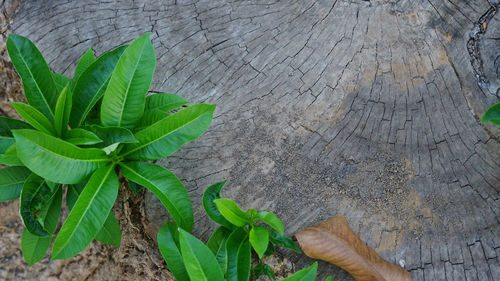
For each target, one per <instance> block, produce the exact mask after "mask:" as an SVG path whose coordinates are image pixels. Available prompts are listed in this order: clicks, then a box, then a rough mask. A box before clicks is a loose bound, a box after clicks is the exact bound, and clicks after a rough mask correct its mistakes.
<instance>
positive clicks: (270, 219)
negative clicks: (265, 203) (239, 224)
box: [253, 211, 285, 235]
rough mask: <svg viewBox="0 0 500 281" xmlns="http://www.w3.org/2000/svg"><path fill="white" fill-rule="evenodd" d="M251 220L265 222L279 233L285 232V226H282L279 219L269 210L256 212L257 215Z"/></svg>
mask: <svg viewBox="0 0 500 281" xmlns="http://www.w3.org/2000/svg"><path fill="white" fill-rule="evenodd" d="M253 220H254V221H263V222H265V223H266V224H268V225H269V226H270V227H272V228H274V229H276V231H278V232H279V233H280V234H281V235H283V234H284V232H285V227H284V226H283V223H282V222H281V220H280V219H279V218H278V217H277V216H276V215H275V214H273V213H271V212H266V211H262V212H258V213H257V215H256V216H254V219H253Z"/></svg>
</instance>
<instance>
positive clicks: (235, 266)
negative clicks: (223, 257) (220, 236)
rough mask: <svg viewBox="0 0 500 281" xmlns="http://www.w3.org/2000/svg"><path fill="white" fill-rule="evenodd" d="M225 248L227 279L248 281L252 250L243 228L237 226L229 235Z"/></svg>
mask: <svg viewBox="0 0 500 281" xmlns="http://www.w3.org/2000/svg"><path fill="white" fill-rule="evenodd" d="M226 249H227V274H226V277H227V280H228V281H248V279H249V278H250V268H251V261H252V252H251V249H250V242H249V241H248V233H247V232H246V230H245V229H244V228H238V229H236V230H234V231H233V233H231V235H229V238H228V239H227V242H226Z"/></svg>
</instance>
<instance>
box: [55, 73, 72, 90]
mask: <svg viewBox="0 0 500 281" xmlns="http://www.w3.org/2000/svg"><path fill="white" fill-rule="evenodd" d="M52 79H54V83H55V85H56V89H57V92H58V93H61V92H62V90H63V89H64V87H66V86H67V85H69V86H70V87H71V85H72V84H73V81H72V80H71V79H70V78H68V77H66V76H64V75H62V74H59V73H52ZM59 95H60V94H59Z"/></svg>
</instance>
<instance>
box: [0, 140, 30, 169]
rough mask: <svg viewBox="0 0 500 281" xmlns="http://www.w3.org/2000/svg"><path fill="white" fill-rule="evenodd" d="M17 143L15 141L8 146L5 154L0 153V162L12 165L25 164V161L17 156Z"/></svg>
mask: <svg viewBox="0 0 500 281" xmlns="http://www.w3.org/2000/svg"><path fill="white" fill-rule="evenodd" d="M16 147H17V146H16V143H13V144H11V145H10V146H9V148H7V150H6V151H5V153H4V154H2V155H0V164H3V165H10V166H24V164H23V162H21V160H20V159H19V157H17V148H16Z"/></svg>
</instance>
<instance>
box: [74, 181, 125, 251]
mask: <svg viewBox="0 0 500 281" xmlns="http://www.w3.org/2000/svg"><path fill="white" fill-rule="evenodd" d="M84 188H85V184H81V183H80V184H69V185H68V191H67V192H66V205H67V206H68V209H69V210H71V209H73V206H74V205H75V203H76V200H78V197H79V196H80V193H82V191H83V189H84ZM121 238H122V233H121V229H120V224H119V223H118V221H117V220H116V218H115V215H114V214H113V212H109V215H108V217H107V218H106V221H105V222H104V224H103V226H102V228H101V230H99V233H97V235H96V237H95V239H96V240H97V241H100V242H102V243H104V244H108V245H112V246H116V247H119V246H120V241H121Z"/></svg>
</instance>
